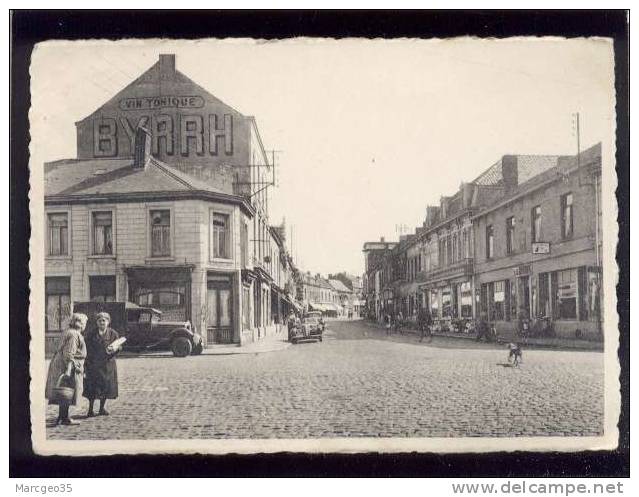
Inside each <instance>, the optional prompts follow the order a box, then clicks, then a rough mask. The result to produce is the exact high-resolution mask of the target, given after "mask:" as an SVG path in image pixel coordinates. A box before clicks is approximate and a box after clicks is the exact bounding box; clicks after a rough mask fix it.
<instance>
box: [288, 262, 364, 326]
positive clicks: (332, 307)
mask: <svg viewBox="0 0 639 497" xmlns="http://www.w3.org/2000/svg"><path fill="white" fill-rule="evenodd" d="M296 283H297V300H298V301H299V302H300V303H301V304H302V306H303V308H304V310H316V311H321V312H322V313H323V314H325V315H327V316H331V317H358V316H359V315H360V314H361V312H362V308H363V306H364V301H363V299H362V279H361V277H359V276H351V275H348V274H346V273H338V274H335V275H330V274H329V275H328V278H324V277H322V276H321V275H319V274H315V275H311V273H310V272H307V273H302V274H300V275H299V278H297V279H296Z"/></svg>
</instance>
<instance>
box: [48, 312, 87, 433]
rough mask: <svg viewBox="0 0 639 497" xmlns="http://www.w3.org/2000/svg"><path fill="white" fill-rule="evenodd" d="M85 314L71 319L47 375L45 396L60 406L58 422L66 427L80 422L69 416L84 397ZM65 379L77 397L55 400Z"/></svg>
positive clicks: (76, 315) (75, 315)
mask: <svg viewBox="0 0 639 497" xmlns="http://www.w3.org/2000/svg"><path fill="white" fill-rule="evenodd" d="M87 320H88V318H87V316H86V315H85V314H80V313H74V314H72V315H71V317H70V318H69V325H68V328H67V329H66V330H65V331H64V333H63V334H62V336H61V337H60V340H59V341H58V345H57V348H56V351H55V354H54V356H53V358H52V359H51V363H50V364H49V370H48V372H47V385H46V388H45V397H46V398H47V399H49V404H58V406H59V414H58V420H57V423H59V424H63V425H76V424H78V422H77V421H75V420H72V419H71V418H70V417H69V406H72V405H77V403H78V399H79V398H80V396H81V395H82V386H83V381H82V380H83V374H84V359H85V357H86V356H87V347H86V344H85V341H84V337H83V336H82V332H83V331H84V328H85V327H86V325H87ZM61 379H66V380H67V382H68V383H71V384H72V385H73V390H74V391H73V398H72V399H70V400H67V399H65V400H61V399H58V398H55V396H54V394H53V389H54V388H55V387H56V386H57V385H58V382H59V381H60V380H61Z"/></svg>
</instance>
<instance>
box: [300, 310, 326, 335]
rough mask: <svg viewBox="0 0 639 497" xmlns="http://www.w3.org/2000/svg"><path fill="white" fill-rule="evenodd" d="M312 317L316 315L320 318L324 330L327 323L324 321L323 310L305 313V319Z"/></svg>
mask: <svg viewBox="0 0 639 497" xmlns="http://www.w3.org/2000/svg"><path fill="white" fill-rule="evenodd" d="M310 317H316V318H317V319H318V320H319V323H320V325H321V327H322V331H324V329H325V328H326V323H325V322H324V317H323V316H322V313H321V311H308V312H307V313H306V314H304V319H306V318H310Z"/></svg>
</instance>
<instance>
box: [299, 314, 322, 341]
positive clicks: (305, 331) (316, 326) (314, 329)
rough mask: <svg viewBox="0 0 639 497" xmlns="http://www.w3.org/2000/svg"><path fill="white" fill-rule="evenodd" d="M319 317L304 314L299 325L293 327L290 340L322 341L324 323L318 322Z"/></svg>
mask: <svg viewBox="0 0 639 497" xmlns="http://www.w3.org/2000/svg"><path fill="white" fill-rule="evenodd" d="M320 319H321V318H318V317H317V316H315V315H308V314H307V315H306V316H304V318H303V319H302V322H301V324H300V325H299V326H296V327H295V328H293V330H292V333H291V342H293V343H298V342H301V341H305V340H317V341H320V342H321V341H322V333H323V331H324V324H323V323H322V322H320Z"/></svg>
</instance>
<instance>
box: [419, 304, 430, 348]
mask: <svg viewBox="0 0 639 497" xmlns="http://www.w3.org/2000/svg"><path fill="white" fill-rule="evenodd" d="M432 322H433V319H432V317H431V315H430V311H429V310H428V307H422V308H421V309H420V310H419V314H418V315H417V325H418V326H419V341H420V342H423V341H424V337H425V336H428V338H429V341H432V340H433V334H432V332H431V330H430V325H431V324H432Z"/></svg>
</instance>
